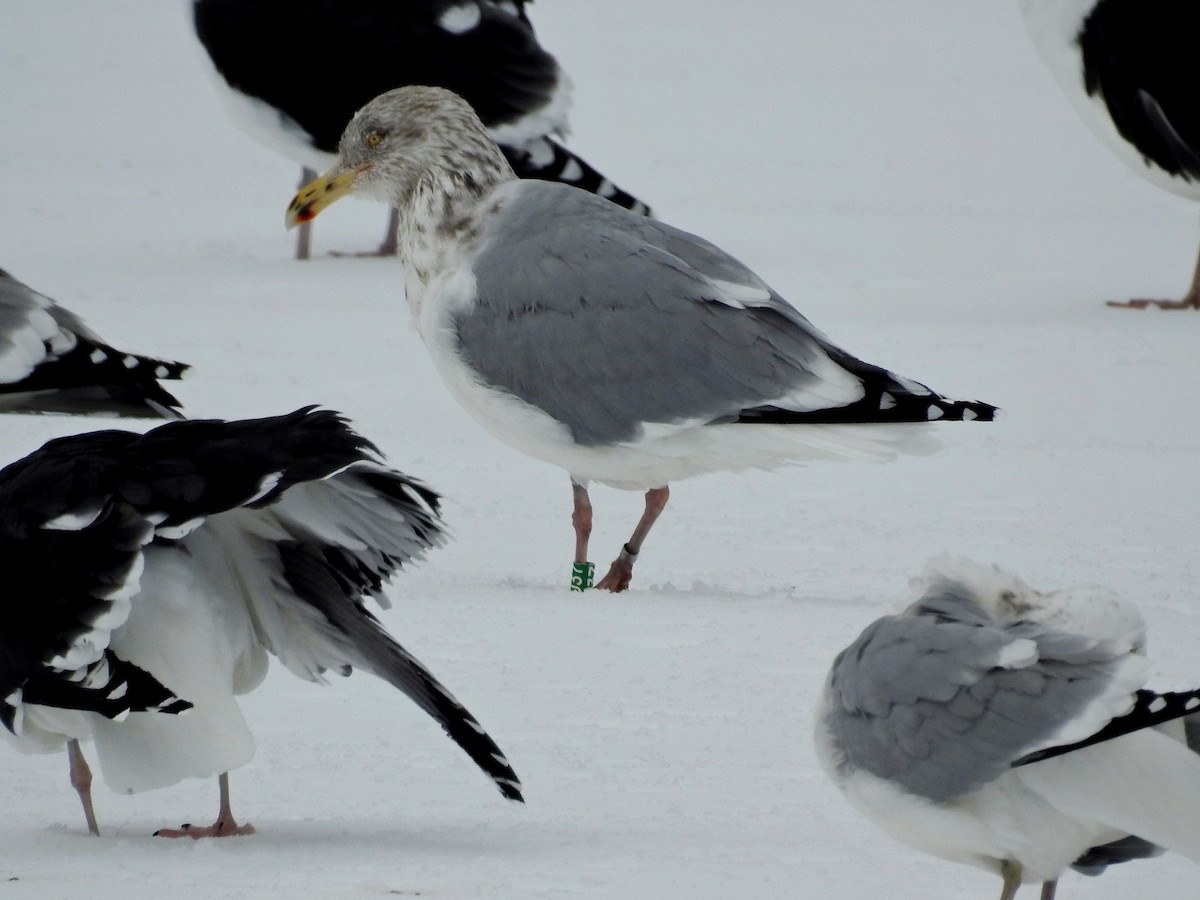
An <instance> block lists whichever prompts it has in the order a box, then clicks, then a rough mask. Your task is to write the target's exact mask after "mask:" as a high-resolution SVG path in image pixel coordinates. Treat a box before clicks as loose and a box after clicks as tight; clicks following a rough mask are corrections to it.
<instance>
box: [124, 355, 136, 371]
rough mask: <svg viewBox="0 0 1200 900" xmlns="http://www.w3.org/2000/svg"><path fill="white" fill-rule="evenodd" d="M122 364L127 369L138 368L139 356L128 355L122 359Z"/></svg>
mask: <svg viewBox="0 0 1200 900" xmlns="http://www.w3.org/2000/svg"><path fill="white" fill-rule="evenodd" d="M121 365H123V366H124V367H125V368H127V369H136V368H137V367H138V360H137V357H136V356H126V357H125V358H124V359H123V360H121Z"/></svg>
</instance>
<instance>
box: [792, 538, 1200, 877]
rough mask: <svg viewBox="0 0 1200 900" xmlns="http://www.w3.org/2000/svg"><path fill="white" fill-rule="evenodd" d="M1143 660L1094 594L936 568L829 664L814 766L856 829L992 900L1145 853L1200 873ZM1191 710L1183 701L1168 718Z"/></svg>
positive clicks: (1125, 617) (1196, 812) (1135, 628)
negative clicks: (982, 885)
mask: <svg viewBox="0 0 1200 900" xmlns="http://www.w3.org/2000/svg"><path fill="white" fill-rule="evenodd" d="M1144 651H1145V637H1144V626H1143V622H1142V619H1141V616H1140V615H1139V614H1138V612H1137V610H1136V609H1134V608H1133V607H1132V606H1130V605H1128V604H1126V603H1124V602H1122V601H1120V600H1119V599H1118V598H1116V597H1114V596H1113V595H1112V594H1110V593H1108V592H1105V591H1102V590H1099V589H1096V588H1077V589H1072V590H1068V591H1059V592H1055V593H1041V592H1038V591H1035V590H1033V589H1031V588H1030V587H1028V586H1027V585H1026V584H1024V583H1023V582H1021V581H1020V580H1019V579H1017V578H1015V577H1014V576H1012V575H1010V574H1008V573H1006V572H1003V571H1001V570H999V569H996V568H986V567H983V566H978V565H975V564H972V563H968V562H965V561H949V560H943V561H941V562H939V563H938V564H936V565H932V566H931V567H930V568H929V570H928V571H927V573H926V575H925V577H924V579H923V580H922V581H921V582H919V584H918V599H917V600H916V602H915V603H913V604H912V605H910V606H909V607H908V608H907V609H906V610H905V611H904V612H903V613H900V614H898V615H893V616H887V617H885V618H882V619H879V620H878V621H876V622H874V623H873V624H872V625H870V626H868V628H867V629H866V630H865V631H863V633H862V634H861V635H860V636H859V637H858V638H857V639H856V640H855V641H854V642H853V643H852V644H851V645H850V646H849V647H847V648H846V649H845V650H844V651H842V653H840V654H839V655H838V657H837V659H836V660H835V661H834V663H833V666H832V669H831V671H830V673H829V678H828V681H827V683H826V689H825V693H824V697H823V701H822V706H821V709H820V710H819V712H818V717H817V725H816V746H817V751H818V755H819V757H820V758H821V762H822V764H823V766H824V767H825V768H826V770H827V772H828V773H829V775H830V777H831V778H832V779H833V780H834V782H835V783H836V784H837V785H838V787H839V788H841V790H842V791H843V792H844V793H845V795H846V796H847V798H848V799H849V800H850V801H851V803H852V804H853V805H854V806H855V807H856V808H857V809H859V811H860V812H862V813H864V814H865V815H866V816H867V817H868V818H870V819H871V820H872V821H873V822H875V823H876V824H877V825H879V826H880V827H882V828H883V829H884V830H886V831H887V832H889V833H890V834H892V835H893V836H894V837H896V838H897V839H899V840H901V841H903V842H904V843H907V844H909V845H910V846H913V847H916V848H918V849H921V850H923V851H925V852H928V853H931V854H933V855H936V856H939V857H942V858H944V859H949V860H953V861H957V862H962V863H967V864H969V865H974V866H978V867H981V868H984V869H987V870H989V871H994V872H997V873H998V874H1000V875H1002V876H1003V877H1004V878H1005V893H1004V894H1003V896H1004V897H1005V898H1011V896H1012V895H1013V893H1015V891H1016V888H1017V886H1019V885H1020V884H1021V883H1022V882H1042V883H1044V884H1049V885H1050V887H1049V888H1048V889H1047V892H1046V893H1044V894H1043V896H1044V897H1047V896H1051V895H1052V893H1053V883H1054V882H1056V881H1057V879H1058V877H1059V875H1060V874H1061V873H1062V872H1063V871H1064V870H1065V869H1066V868H1068V867H1070V866H1072V865H1078V867H1079V868H1080V869H1081V870H1082V871H1087V872H1089V874H1095V873H1096V872H1097V871H1099V870H1102V869H1103V867H1104V866H1105V865H1106V864H1108V863H1111V862H1119V861H1123V860H1125V859H1133V858H1138V857H1142V856H1147V855H1152V854H1153V853H1154V852H1157V851H1156V847H1155V845H1157V846H1158V847H1165V848H1168V849H1171V850H1175V851H1177V852H1180V853H1183V854H1185V855H1187V856H1189V857H1190V858H1192V859H1193V860H1196V861H1200V755H1197V753H1196V752H1195V751H1194V750H1192V749H1189V747H1188V745H1187V743H1186V742H1185V740H1184V728H1183V725H1182V723H1181V722H1180V721H1178V720H1176V721H1166V719H1167V717H1166V716H1164V715H1163V708H1164V707H1166V706H1167V703H1166V701H1163V700H1160V699H1159V698H1157V697H1156V696H1154V695H1151V694H1150V693H1149V692H1146V691H1144V690H1143V688H1144V685H1145V680H1146V672H1147V668H1148V664H1147V661H1146V657H1145V652H1144ZM1139 692H1140V693H1139ZM1197 709H1200V696H1197V695H1196V694H1195V693H1190V694H1188V695H1186V699H1185V700H1184V701H1183V702H1181V703H1180V704H1179V705H1178V706H1177V707H1176V708H1174V709H1173V710H1172V713H1171V717H1172V718H1176V719H1177V718H1178V717H1179V716H1181V715H1186V714H1190V713H1192V712H1193V711H1195V710H1197ZM1152 726H1153V727H1152ZM1106 729H1107V731H1106ZM1098 733H1099V734H1111V735H1112V736H1111V737H1108V738H1107V739H1105V740H1102V741H1099V742H1097V743H1090V744H1089V743H1088V741H1089V740H1090V739H1092V738H1093V736H1095V735H1097V734H1098ZM1060 751H1067V752H1060Z"/></svg>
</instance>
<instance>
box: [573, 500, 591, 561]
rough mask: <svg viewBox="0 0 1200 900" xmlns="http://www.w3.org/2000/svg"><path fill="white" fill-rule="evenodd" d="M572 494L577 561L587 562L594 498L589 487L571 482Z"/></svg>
mask: <svg viewBox="0 0 1200 900" xmlns="http://www.w3.org/2000/svg"><path fill="white" fill-rule="evenodd" d="M571 494H572V496H573V499H574V501H575V508H574V509H573V510H572V512H571V525H572V526H574V528H575V562H577V563H585V562H587V555H588V540H589V539H590V538H591V536H592V499H591V497H589V496H588V492H587V488H585V487H584V486H583V485H582V484H579V483H578V482H575V481H572V482H571Z"/></svg>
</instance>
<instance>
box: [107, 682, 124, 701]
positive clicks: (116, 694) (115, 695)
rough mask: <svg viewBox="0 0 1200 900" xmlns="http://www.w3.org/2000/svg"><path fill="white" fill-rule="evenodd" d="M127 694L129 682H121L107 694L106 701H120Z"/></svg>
mask: <svg viewBox="0 0 1200 900" xmlns="http://www.w3.org/2000/svg"><path fill="white" fill-rule="evenodd" d="M127 693H129V682H127V681H122V682H121V683H120V684H119V685H117V686H116V687H115V688H113V690H112V691H111V692H110V693H109V695H108V698H107V699H109V700H120V699H121V698H122V697H124V696H125V695H126V694H127Z"/></svg>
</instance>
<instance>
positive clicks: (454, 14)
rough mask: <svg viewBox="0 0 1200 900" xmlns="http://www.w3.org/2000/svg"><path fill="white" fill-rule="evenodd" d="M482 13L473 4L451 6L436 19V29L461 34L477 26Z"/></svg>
mask: <svg viewBox="0 0 1200 900" xmlns="http://www.w3.org/2000/svg"><path fill="white" fill-rule="evenodd" d="M482 19H483V12H482V11H481V10H480V9H479V7H478V6H477V5H476V4H474V3H460V4H459V5H458V6H452V7H450V8H449V9H448V10H446V11H445V12H444V13H442V14H441V16H439V17H438V20H437V23H438V27H439V28H441V29H442V30H443V31H448V32H450V33H451V34H463V33H465V32H467V31H470V30H471V29H473V28H475V27H476V26H478V25H479V23H480V21H481V20H482Z"/></svg>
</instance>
